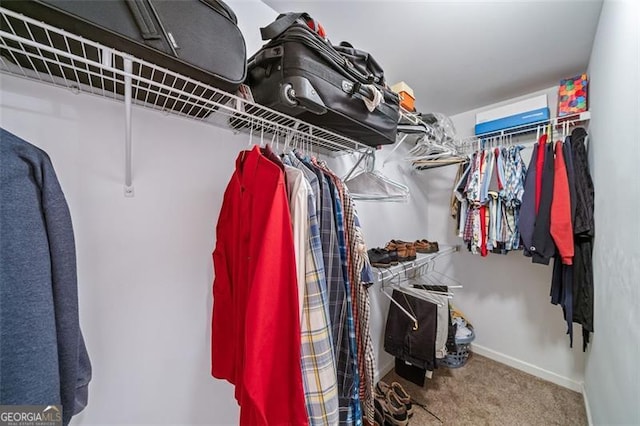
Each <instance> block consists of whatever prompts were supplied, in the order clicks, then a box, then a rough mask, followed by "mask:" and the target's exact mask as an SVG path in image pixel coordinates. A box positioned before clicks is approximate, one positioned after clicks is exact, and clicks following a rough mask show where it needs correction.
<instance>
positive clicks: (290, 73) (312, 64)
mask: <svg viewBox="0 0 640 426" xmlns="http://www.w3.org/2000/svg"><path fill="white" fill-rule="evenodd" d="M310 20H311V18H310V17H309V15H307V14H292V13H290V14H284V15H280V16H279V17H278V19H277V20H276V21H275V22H273V23H272V24H271V25H269V26H268V27H266V28H262V29H261V31H262V38H263V39H265V40H268V39H271V41H270V42H268V43H267V44H266V45H264V46H263V47H262V48H261V49H260V50H259V51H258V52H257V53H256V54H255V55H253V56H252V57H251V58H249V63H248V71H247V84H249V86H250V87H251V90H252V93H253V97H254V99H255V101H256V102H258V103H260V104H263V105H266V106H268V107H270V108H273V109H275V110H277V111H281V112H284V113H286V114H289V115H292V116H295V117H297V118H300V119H301V120H304V121H306V122H308V123H311V124H315V125H317V126H320V127H323V128H325V129H329V130H333V131H335V132H337V133H340V134H342V135H345V136H347V137H350V138H353V139H355V140H358V141H360V142H362V143H364V144H366V145H369V146H377V145H386V144H392V143H394V142H395V141H396V133H397V125H398V119H399V100H398V95H397V94H395V93H394V92H392V91H391V90H389V89H387V88H386V85H385V81H384V73H383V71H382V68H380V66H379V65H378V64H377V63H376V62H375V60H374V59H373V58H372V57H371V56H370V55H369V54H367V53H366V52H363V51H360V50H357V49H354V48H353V47H351V46H350V45H348V44H346V43H343V44H341V45H340V46H332V45H331V44H330V43H329V42H328V41H326V40H325V39H324V38H323V37H321V36H320V35H318V32H317V30H313V29H311V27H310V25H309V23H308V22H309V21H310ZM311 22H313V21H311ZM313 26H314V28H319V25H318V24H317V23H315V24H313ZM374 89H375V90H377V91H378V93H379V99H380V98H384V102H381V103H379V104H378V105H377V106H376V107H375V109H374V110H373V111H370V110H369V109H368V108H367V106H366V105H365V102H364V98H369V99H371V98H373V90H374Z"/></svg>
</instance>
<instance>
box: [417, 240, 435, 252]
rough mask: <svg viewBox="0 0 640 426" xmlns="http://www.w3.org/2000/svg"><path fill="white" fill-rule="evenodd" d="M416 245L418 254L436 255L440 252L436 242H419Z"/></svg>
mask: <svg viewBox="0 0 640 426" xmlns="http://www.w3.org/2000/svg"><path fill="white" fill-rule="evenodd" d="M414 244H415V246H416V251H417V252H418V253H436V252H437V251H438V250H439V247H438V243H437V242H436V241H427V240H417V241H416V242H415V243H414Z"/></svg>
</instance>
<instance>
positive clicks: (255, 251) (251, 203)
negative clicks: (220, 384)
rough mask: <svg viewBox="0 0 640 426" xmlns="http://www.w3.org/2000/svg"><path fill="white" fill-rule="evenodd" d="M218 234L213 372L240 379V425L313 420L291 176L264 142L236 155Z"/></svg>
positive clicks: (270, 425)
mask: <svg viewBox="0 0 640 426" xmlns="http://www.w3.org/2000/svg"><path fill="white" fill-rule="evenodd" d="M216 236H217V239H216V248H215V250H214V252H213V263H214V270H215V279H214V282H213V318H212V336H211V360H212V362H211V373H212V375H213V376H214V377H217V378H220V379H226V380H228V381H229V382H231V383H233V384H234V385H235V397H236V400H237V401H238V404H239V405H240V424H241V425H247V426H262V425H264V426H267V425H268V426H276V425H287V426H298V425H308V419H307V412H306V407H305V400H304V391H303V387H302V372H301V367H300V314H299V312H298V290H297V282H296V267H295V257H294V256H295V255H294V249H293V235H292V226H291V218H290V215H289V206H288V201H287V195H286V188H285V183H284V175H283V173H282V170H281V169H279V168H278V166H276V165H275V164H274V163H272V162H271V161H270V160H268V159H267V158H265V157H264V156H263V155H262V154H261V153H260V149H259V148H258V147H254V148H253V149H252V150H251V151H244V152H241V153H240V155H239V156H238V159H237V160H236V170H235V172H234V174H233V176H232V177H231V181H230V182H229V185H228V186H227V189H226V191H225V194H224V201H223V203H222V209H221V211H220V217H219V219H218V225H217V227H216Z"/></svg>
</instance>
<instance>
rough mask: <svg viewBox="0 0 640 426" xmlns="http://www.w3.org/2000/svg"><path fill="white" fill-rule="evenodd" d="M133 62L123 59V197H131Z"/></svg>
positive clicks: (132, 193)
mask: <svg viewBox="0 0 640 426" xmlns="http://www.w3.org/2000/svg"><path fill="white" fill-rule="evenodd" d="M132 72H133V62H132V61H131V59H130V58H124V73H125V74H124V196H125V197H133V195H134V192H133V185H132V178H131V103H132V101H131V73H132Z"/></svg>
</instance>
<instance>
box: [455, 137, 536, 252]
mask: <svg viewBox="0 0 640 426" xmlns="http://www.w3.org/2000/svg"><path fill="white" fill-rule="evenodd" d="M522 149H523V147H522V146H520V145H517V146H510V147H496V148H488V149H483V150H479V151H476V152H475V153H473V154H472V155H471V156H470V159H469V162H468V163H467V164H466V166H465V169H464V171H463V172H461V173H460V177H459V179H458V180H457V182H456V183H455V187H454V195H455V196H456V198H457V201H458V203H459V204H458V206H456V207H452V211H456V210H457V214H456V215H454V218H456V219H457V229H458V231H457V233H458V236H459V237H461V238H463V240H464V241H465V243H466V244H467V248H468V249H469V251H471V252H472V253H474V254H478V253H479V254H481V255H482V256H486V255H487V254H488V253H489V252H494V253H502V254H506V253H507V252H508V251H510V250H516V249H518V248H520V232H519V228H518V217H519V214H520V205H521V203H522V199H523V193H524V179H525V175H526V166H525V164H524V161H523V160H522V156H521V154H520V152H521V150H522Z"/></svg>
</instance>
